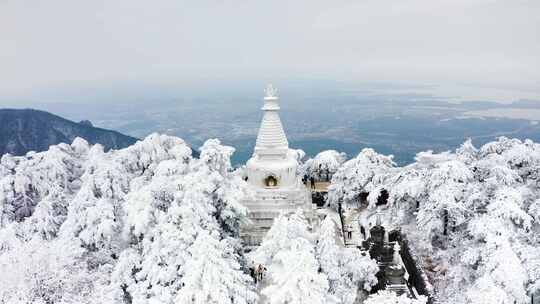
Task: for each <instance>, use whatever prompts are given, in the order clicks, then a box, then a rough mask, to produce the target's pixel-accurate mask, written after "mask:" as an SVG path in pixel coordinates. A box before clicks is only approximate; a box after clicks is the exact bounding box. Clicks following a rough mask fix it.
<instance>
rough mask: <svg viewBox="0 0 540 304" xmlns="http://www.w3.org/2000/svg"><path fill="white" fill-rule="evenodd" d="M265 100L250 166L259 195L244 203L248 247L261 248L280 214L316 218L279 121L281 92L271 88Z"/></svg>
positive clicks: (250, 176) (249, 176) (250, 180)
mask: <svg viewBox="0 0 540 304" xmlns="http://www.w3.org/2000/svg"><path fill="white" fill-rule="evenodd" d="M265 92H266V96H265V97H264V105H263V107H262V110H263V111H264V115H263V119H262V122H261V127H260V129H259V134H258V136H257V142H256V145H255V150H254V152H253V156H252V157H251V159H250V160H249V161H248V162H247V165H246V171H247V172H246V173H247V181H248V184H249V185H250V186H251V187H252V188H253V190H254V191H255V193H256V195H255V199H251V200H246V201H244V202H243V203H244V205H245V206H246V207H248V210H249V218H250V220H251V225H249V226H247V227H244V229H243V233H242V236H243V239H244V241H245V243H246V245H248V246H257V245H259V244H260V242H261V240H262V238H263V237H264V235H265V234H266V232H267V231H268V230H269V229H270V227H271V226H272V223H273V222H274V219H275V218H276V217H278V216H279V215H280V213H288V212H295V211H296V210H297V209H298V208H301V209H303V210H304V213H305V215H306V218H308V220H311V219H312V218H314V216H313V214H314V212H313V207H312V203H311V192H310V191H309V189H307V188H306V187H305V185H304V184H303V183H302V181H301V177H299V176H298V173H297V167H298V162H297V160H296V156H295V153H294V152H293V151H291V150H289V142H288V141H287V137H286V136H285V132H284V131H283V126H282V124H281V120H280V118H279V114H278V111H279V109H280V108H279V103H278V102H279V98H278V96H277V91H276V89H274V88H273V87H272V85H269V86H268V87H267V88H266V90H265Z"/></svg>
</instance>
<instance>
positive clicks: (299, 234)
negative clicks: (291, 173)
mask: <svg viewBox="0 0 540 304" xmlns="http://www.w3.org/2000/svg"><path fill="white" fill-rule="evenodd" d="M252 258H253V259H254V260H255V261H256V263H262V264H263V265H265V267H267V269H268V278H267V279H266V280H267V281H266V284H265V285H266V287H264V289H263V290H262V292H261V293H262V295H263V296H264V297H265V298H266V299H267V302H268V303H272V304H278V303H287V304H297V303H334V302H336V300H337V299H335V297H334V296H333V295H331V294H330V293H329V285H328V279H327V277H326V275H325V274H324V273H321V272H319V268H320V264H319V262H318V260H317V258H316V255H315V246H314V236H313V235H312V234H311V233H310V232H309V231H308V224H307V221H306V219H305V218H304V216H303V214H302V211H301V210H298V211H297V212H296V213H293V214H289V215H281V216H280V217H278V218H277V219H276V220H275V222H274V224H273V225H272V228H271V229H270V230H269V231H268V234H267V235H266V237H265V238H264V240H263V243H262V244H261V246H260V247H259V248H258V249H257V251H256V252H255V253H254V254H253V256H252Z"/></svg>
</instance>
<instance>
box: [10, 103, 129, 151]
mask: <svg viewBox="0 0 540 304" xmlns="http://www.w3.org/2000/svg"><path fill="white" fill-rule="evenodd" d="M76 137H81V138H84V139H86V140H87V141H88V142H89V143H92V144H96V143H99V144H102V145H103V146H104V147H105V149H106V150H110V149H119V148H124V147H127V146H129V145H131V144H133V143H135V142H136V141H137V139H136V138H134V137H131V136H127V135H124V134H121V133H119V132H116V131H111V130H106V129H100V128H96V127H94V126H92V123H91V122H90V121H88V120H86V121H81V122H80V123H77V122H74V121H71V120H67V119H64V118H62V117H60V116H56V115H54V114H51V113H48V112H45V111H39V110H32V109H0V155H3V154H5V153H10V154H13V155H24V154H26V153H27V152H28V151H44V150H47V149H48V148H49V146H50V145H55V144H58V143H62V142H64V143H71V142H72V141H73V139H75V138H76Z"/></svg>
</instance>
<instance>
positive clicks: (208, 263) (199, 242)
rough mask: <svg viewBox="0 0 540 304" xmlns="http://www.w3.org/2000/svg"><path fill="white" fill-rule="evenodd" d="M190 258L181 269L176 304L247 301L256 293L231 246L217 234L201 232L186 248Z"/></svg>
mask: <svg viewBox="0 0 540 304" xmlns="http://www.w3.org/2000/svg"><path fill="white" fill-rule="evenodd" d="M188 251H189V254H190V260H189V263H186V265H185V267H184V268H183V272H184V274H183V277H182V281H181V282H182V288H181V289H180V290H179V292H178V295H177V297H176V303H186V304H189V303H196V304H199V303H200V304H206V303H214V304H248V303H256V302H257V299H258V296H257V294H256V293H255V292H254V288H253V287H252V286H253V285H252V282H251V281H252V278H251V277H249V276H248V275H247V274H245V273H244V272H243V271H242V269H241V266H240V264H239V263H238V257H237V256H236V254H235V251H234V248H233V246H232V245H231V244H230V243H229V241H228V239H223V240H221V241H220V240H219V234H218V233H217V232H216V233H213V234H208V232H206V231H204V232H201V233H200V234H199V235H198V236H197V239H196V240H195V242H194V243H193V245H192V246H191V247H190V248H189V250H188Z"/></svg>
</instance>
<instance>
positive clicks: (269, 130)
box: [254, 84, 289, 158]
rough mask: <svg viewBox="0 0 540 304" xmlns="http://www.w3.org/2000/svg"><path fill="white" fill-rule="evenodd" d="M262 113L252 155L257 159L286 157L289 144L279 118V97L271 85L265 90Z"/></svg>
mask: <svg viewBox="0 0 540 304" xmlns="http://www.w3.org/2000/svg"><path fill="white" fill-rule="evenodd" d="M265 95H266V96H265V97H264V105H263V107H262V109H261V110H263V111H264V114H263V119H262V122H261V127H260V128H259V134H258V135H257V142H256V144H255V151H254V153H255V154H256V155H258V156H259V157H270V158H275V157H280V156H281V157H286V155H287V151H288V150H289V142H288V141H287V136H286V135H285V131H284V130H283V125H282V124H281V119H280V118H279V110H280V107H279V97H278V96H277V89H275V88H274V87H273V86H272V85H271V84H270V85H268V86H267V87H266V89H265Z"/></svg>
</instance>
